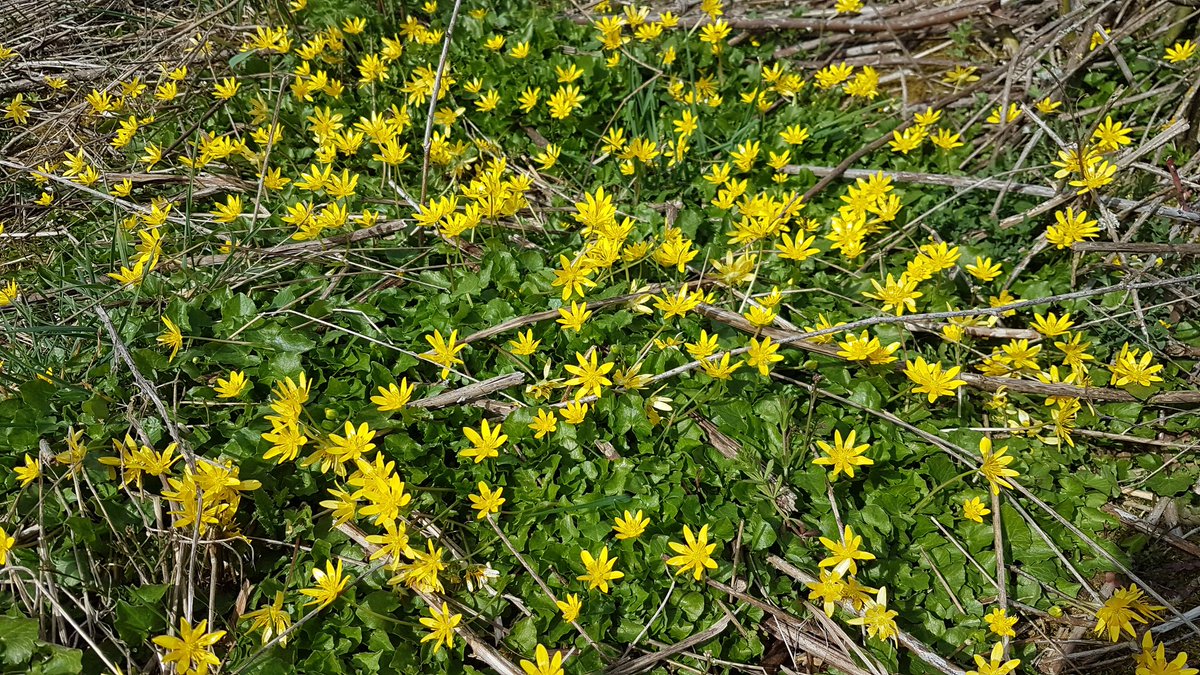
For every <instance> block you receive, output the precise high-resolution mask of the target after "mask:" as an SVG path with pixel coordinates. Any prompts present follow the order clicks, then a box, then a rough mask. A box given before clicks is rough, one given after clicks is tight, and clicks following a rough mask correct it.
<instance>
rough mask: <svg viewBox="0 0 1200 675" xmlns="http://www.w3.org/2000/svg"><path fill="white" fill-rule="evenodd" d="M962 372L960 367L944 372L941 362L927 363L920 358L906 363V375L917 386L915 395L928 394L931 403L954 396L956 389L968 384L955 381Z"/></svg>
mask: <svg viewBox="0 0 1200 675" xmlns="http://www.w3.org/2000/svg"><path fill="white" fill-rule="evenodd" d="M961 370H962V369H961V368H960V367H959V366H952V367H950V368H949V369H947V370H945V371H943V370H942V364H941V362H938V361H935V362H934V363H932V364H931V363H927V362H926V361H925V359H924V358H923V357H920V356H918V357H917V360H916V361H905V363H904V374H905V375H906V376H907V377H908V379H909V380H911V381H912V382H913V383H914V384H916V385H917V386H915V387H913V393H915V394H928V395H929V402H930V403H933V402H934V401H936V400H937V399H938V398H939V397H941V396H950V395H952V394H953V393H954V391H955V390H956V389H958V388H959V387H961V386H963V385H964V384H966V381H964V380H957V379H955V377H956V376H957V375H958V374H959V372H960V371H961Z"/></svg>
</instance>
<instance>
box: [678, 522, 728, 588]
mask: <svg viewBox="0 0 1200 675" xmlns="http://www.w3.org/2000/svg"><path fill="white" fill-rule="evenodd" d="M683 540H684V542H685V543H684V544H680V543H677V542H673V541H669V542H667V545H668V546H670V547H671V550H672V551H675V552H676V553H678V554H679V555H677V556H674V557H672V558H668V559H667V564H668V565H670V566H672V567H678V568H679V569H677V570H675V574H676V575H679V574H683V573H685V572H687V571H688V570H693V572H694V574H693V576H694V578H695V579H696V581H700V579H701V578H703V576H704V572H705V570H715V569H717V562H716V561H715V560H713V559H712V552H713V551H715V550H716V548H717V545H716V544H715V543H713V544H710V543H708V525H704V526H703V527H701V528H700V531H699V532H698V533H696V534H693V533H692V530H691V528H689V527H688V526H687V525H684V526H683Z"/></svg>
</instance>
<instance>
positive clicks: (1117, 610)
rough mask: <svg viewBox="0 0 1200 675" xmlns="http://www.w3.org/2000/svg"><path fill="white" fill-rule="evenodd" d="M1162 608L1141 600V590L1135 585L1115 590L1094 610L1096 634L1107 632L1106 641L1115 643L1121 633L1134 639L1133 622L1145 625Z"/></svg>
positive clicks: (1156, 616)
mask: <svg viewBox="0 0 1200 675" xmlns="http://www.w3.org/2000/svg"><path fill="white" fill-rule="evenodd" d="M1162 609H1163V608H1162V607H1158V606H1156V605H1149V604H1147V603H1146V602H1144V601H1143V600H1142V590H1141V589H1140V588H1138V587H1137V585H1136V584H1131V585H1130V586H1129V588H1121V589H1117V591H1116V592H1114V593H1113V594H1112V597H1110V598H1109V599H1107V600H1105V601H1104V605H1103V606H1101V607H1100V609H1098V610H1096V634H1097V635H1101V634H1103V633H1104V632H1105V631H1107V632H1108V639H1109V640H1111V641H1112V642H1117V641H1118V640H1120V638H1121V631H1122V630H1124V631H1125V632H1127V633H1129V636H1130V637H1136V636H1137V633H1136V632H1135V631H1134V629H1133V622H1134V621H1137V622H1139V623H1146V619H1156V618H1158V612H1159V611H1161V610H1162Z"/></svg>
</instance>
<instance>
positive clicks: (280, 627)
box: [242, 591, 292, 646]
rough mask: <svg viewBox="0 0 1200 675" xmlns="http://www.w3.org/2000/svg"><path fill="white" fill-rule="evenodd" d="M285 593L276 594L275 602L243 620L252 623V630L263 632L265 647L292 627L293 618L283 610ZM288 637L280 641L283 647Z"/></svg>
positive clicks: (245, 616) (243, 617) (277, 592)
mask: <svg viewBox="0 0 1200 675" xmlns="http://www.w3.org/2000/svg"><path fill="white" fill-rule="evenodd" d="M283 599H284V595H283V591H276V592H275V601H274V602H272V603H271V604H269V605H267V606H265V607H263V608H262V609H256V610H254V611H253V612H249V613H247V614H245V615H243V616H242V620H243V621H246V620H249V621H250V630H251V631H255V630H261V631H262V643H263V644H264V645H265V644H267V643H268V642H270V641H271V638H273V637H275V636H276V635H283V633H285V632H286V631H287V630H288V628H289V627H290V626H291V625H292V616H291V615H290V614H288V613H287V612H286V611H284V609H283ZM287 641H288V639H287V637H286V636H284V637H283V638H281V639H280V640H279V644H280V645H281V646H286V645H287Z"/></svg>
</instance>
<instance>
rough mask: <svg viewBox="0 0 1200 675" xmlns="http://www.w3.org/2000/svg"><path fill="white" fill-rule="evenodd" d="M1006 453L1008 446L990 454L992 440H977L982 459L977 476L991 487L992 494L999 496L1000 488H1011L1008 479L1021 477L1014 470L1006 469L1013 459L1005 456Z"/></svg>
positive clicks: (985, 438) (984, 438)
mask: <svg viewBox="0 0 1200 675" xmlns="http://www.w3.org/2000/svg"><path fill="white" fill-rule="evenodd" d="M1007 452H1008V446H1004V447H1003V448H1000V449H999V450H996V451H995V452H992V439H990V438H988V437H986V436H985V437H983V438H981V439H979V454H980V457H981V458H982V462H981V463H980V466H979V474H980V475H981V476H983V477H984V478H986V479H987V482H988V483H989V484H990V485H991V486H992V493H993V494H1000V488H1002V487H1003V488H1008V489H1009V490H1011V489H1012V487H1013V486H1012V483H1010V482H1008V479H1009V478H1016V477H1017V476H1019V475H1021V474H1020V473H1018V472H1017V471H1016V470H1014V469H1010V468H1008V465H1009V464H1012V461H1013V458H1012V457H1009V456H1008V455H1006V454H1005V453H1007Z"/></svg>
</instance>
